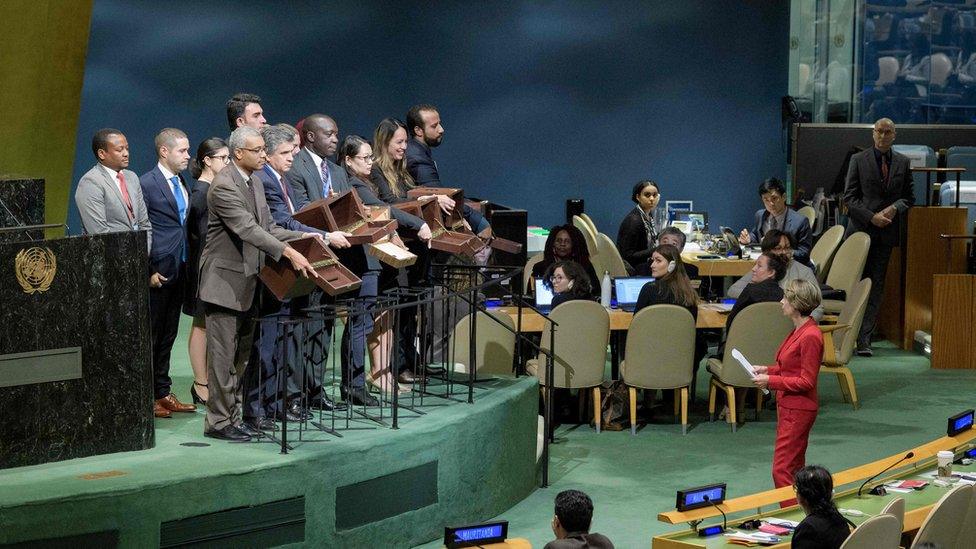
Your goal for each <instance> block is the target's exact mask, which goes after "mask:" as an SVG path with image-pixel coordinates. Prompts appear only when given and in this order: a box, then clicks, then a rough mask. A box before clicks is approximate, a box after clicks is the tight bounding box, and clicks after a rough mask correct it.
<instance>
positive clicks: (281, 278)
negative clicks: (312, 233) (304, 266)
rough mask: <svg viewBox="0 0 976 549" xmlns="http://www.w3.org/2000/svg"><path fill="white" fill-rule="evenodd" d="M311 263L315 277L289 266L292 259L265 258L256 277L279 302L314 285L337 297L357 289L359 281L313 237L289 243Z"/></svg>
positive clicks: (298, 294)
mask: <svg viewBox="0 0 976 549" xmlns="http://www.w3.org/2000/svg"><path fill="white" fill-rule="evenodd" d="M288 244H289V245H290V246H291V247H292V248H295V250H297V251H298V253H300V254H302V255H303V256H305V259H307V260H308V262H309V263H311V264H312V267H313V268H315V272H316V273H318V275H319V277H318V278H307V277H305V276H302V275H301V274H300V273H298V272H297V271H296V270H295V269H293V268H292V266H291V261H289V260H288V259H286V258H284V257H282V258H281V259H279V260H278V261H274V260H272V259H271V258H270V257H269V258H268V260H267V265H265V266H264V267H262V268H261V272H260V273H258V277H259V278H260V279H261V282H263V283H264V285H265V286H267V287H268V289H269V290H271V293H272V294H274V296H275V297H277V298H278V300H280V301H284V300H286V299H291V298H293V297H297V296H301V295H308V294H310V293H312V289H314V288H315V287H316V286H318V287H319V288H322V290H323V291H324V292H325V293H327V294H329V295H331V296H337V295H339V294H344V293H346V292H349V291H352V290H355V289H357V288H359V286H360V285H361V284H362V282H363V281H362V280H361V279H360V278H359V277H358V276H356V275H354V274H353V273H352V271H350V270H349V269H347V268H346V267H345V265H343V264H342V263H340V262H339V259H338V258H337V257H336V255H335V254H334V253H332V250H330V249H329V248H328V246H326V245H325V244H323V243H322V241H321V240H319V239H318V238H315V237H306V238H300V239H298V240H292V241H290V242H289V243H288Z"/></svg>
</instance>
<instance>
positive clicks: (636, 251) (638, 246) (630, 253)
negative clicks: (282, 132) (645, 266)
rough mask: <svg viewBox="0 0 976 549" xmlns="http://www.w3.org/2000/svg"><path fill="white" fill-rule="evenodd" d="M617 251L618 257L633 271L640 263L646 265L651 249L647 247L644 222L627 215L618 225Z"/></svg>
mask: <svg viewBox="0 0 976 549" xmlns="http://www.w3.org/2000/svg"><path fill="white" fill-rule="evenodd" d="M617 249H618V250H619V251H620V257H622V258H623V260H624V261H626V262H627V263H629V264H630V266H631V267H633V268H634V269H636V268H637V266H638V265H640V264H641V263H646V262H647V261H648V258H650V257H651V248H650V247H649V246H648V245H647V229H646V228H645V227H644V222H643V221H641V220H640V218H638V217H637V216H636V215H634V214H633V213H629V214H627V216H626V217H624V220H623V221H622V222H621V223H620V230H618V231H617Z"/></svg>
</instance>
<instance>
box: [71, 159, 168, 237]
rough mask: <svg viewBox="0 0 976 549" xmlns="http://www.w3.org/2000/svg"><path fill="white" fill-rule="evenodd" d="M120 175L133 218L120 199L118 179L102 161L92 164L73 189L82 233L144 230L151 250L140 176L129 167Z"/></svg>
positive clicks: (149, 227) (148, 223)
mask: <svg viewBox="0 0 976 549" xmlns="http://www.w3.org/2000/svg"><path fill="white" fill-rule="evenodd" d="M122 177H124V178H125V186H126V190H128V191H129V200H130V201H131V202H132V213H133V214H134V216H135V219H133V220H131V221H130V220H129V212H128V208H126V207H125V202H123V201H122V191H120V190H119V184H118V182H117V181H115V180H114V179H112V178H111V177H109V175H108V173H107V172H106V171H105V168H104V167H103V166H102V165H101V164H95V166H94V167H93V168H92V169H90V170H88V172H86V173H85V175H83V176H81V179H80V180H78V188H77V189H76V190H75V205H77V206H78V213H79V214H80V215H81V224H82V227H83V228H84V230H85V234H102V233H116V232H121V231H138V230H145V231H146V240H147V242H148V246H149V247H148V249H150V250H151V249H152V241H153V234H152V230H153V228H152V223H151V222H150V221H149V213H148V212H147V211H146V203H145V202H144V201H143V199H142V187H141V186H140V185H139V178H138V177H136V174H135V172H133V171H132V170H122Z"/></svg>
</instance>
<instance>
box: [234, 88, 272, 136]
mask: <svg viewBox="0 0 976 549" xmlns="http://www.w3.org/2000/svg"><path fill="white" fill-rule="evenodd" d="M267 125H268V121H267V120H265V118H264V109H262V108H261V98H260V97H258V96H256V95H254V94H253V93H244V92H241V93H235V94H234V95H233V97H231V98H230V99H228V100H227V127H228V128H230V131H234V130H236V129H237V128H240V127H241V126H248V127H251V128H254V129H255V130H260V129H261V128H263V127H265V126H267Z"/></svg>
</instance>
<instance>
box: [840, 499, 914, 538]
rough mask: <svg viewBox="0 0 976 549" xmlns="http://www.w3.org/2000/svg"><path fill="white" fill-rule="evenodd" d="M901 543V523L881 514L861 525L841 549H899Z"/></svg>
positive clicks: (890, 516)
mask: <svg viewBox="0 0 976 549" xmlns="http://www.w3.org/2000/svg"><path fill="white" fill-rule="evenodd" d="M902 501H904V500H902ZM900 541H901V523H900V522H898V519H897V518H895V517H893V516H892V515H886V514H880V515H878V516H876V517H871V518H869V519H868V520H866V521H864V522H863V523H861V525H860V526H858V527H857V528H856V529H855V530H854V531H853V532H851V535H850V536H848V537H847V539H846V540H844V543H843V544H842V545H841V546H840V549H898V543H899V542H900Z"/></svg>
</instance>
